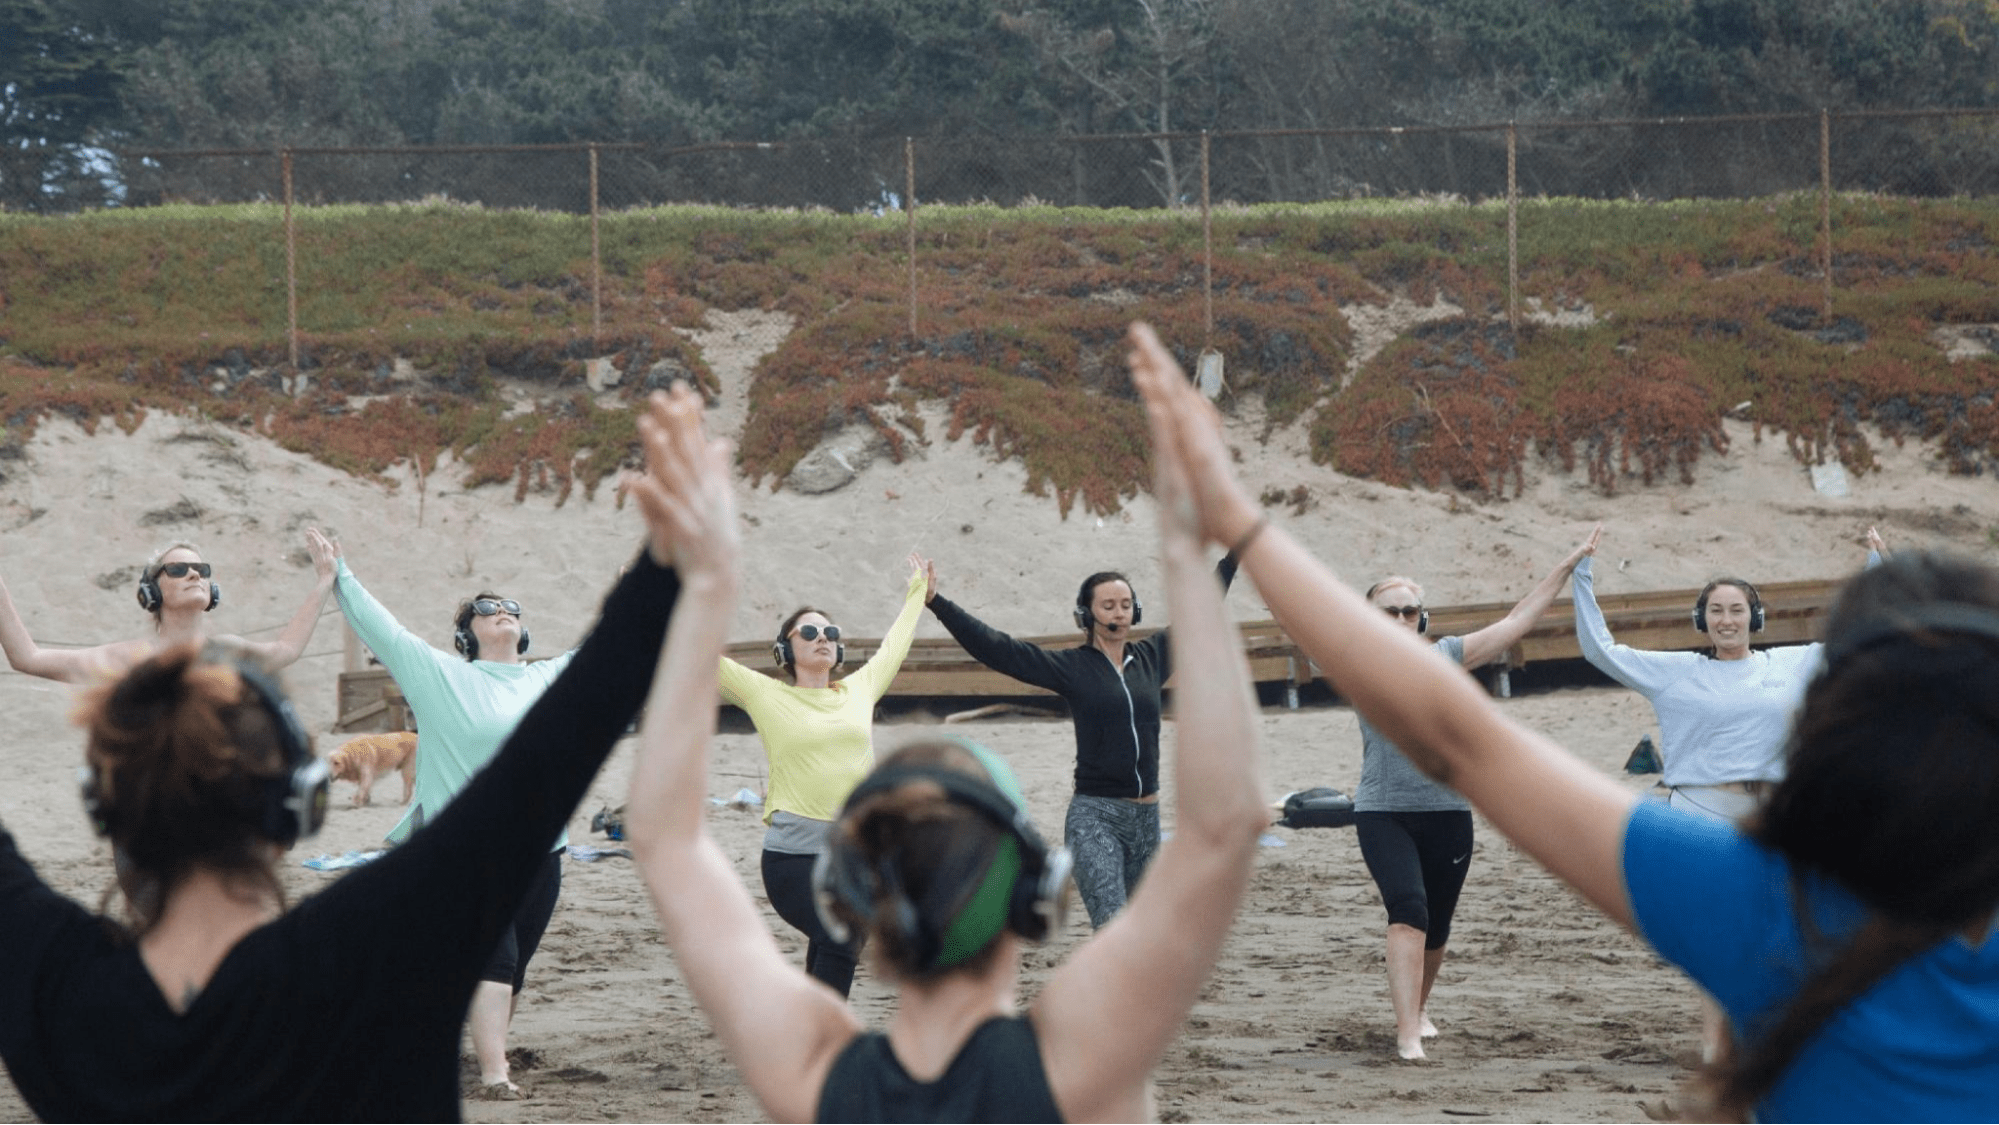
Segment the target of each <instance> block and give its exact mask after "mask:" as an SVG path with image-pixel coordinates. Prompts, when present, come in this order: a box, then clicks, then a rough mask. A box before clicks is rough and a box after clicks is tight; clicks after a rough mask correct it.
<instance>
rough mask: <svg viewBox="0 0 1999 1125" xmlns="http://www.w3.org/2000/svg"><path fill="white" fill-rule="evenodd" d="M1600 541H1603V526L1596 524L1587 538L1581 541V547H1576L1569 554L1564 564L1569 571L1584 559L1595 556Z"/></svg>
mask: <svg viewBox="0 0 1999 1125" xmlns="http://www.w3.org/2000/svg"><path fill="white" fill-rule="evenodd" d="M1602 541H1603V525H1602V524H1597V525H1596V526H1595V527H1592V528H1590V529H1589V536H1588V537H1587V538H1585V539H1584V540H1583V541H1582V543H1581V545H1579V546H1578V547H1576V549H1575V550H1573V551H1570V552H1569V557H1568V561H1567V564H1566V565H1567V566H1568V568H1569V569H1570V570H1574V569H1575V568H1576V566H1577V564H1579V563H1581V562H1582V561H1583V560H1584V559H1586V558H1589V557H1591V556H1592V555H1594V554H1596V548H1597V544H1598V543H1600V542H1602Z"/></svg>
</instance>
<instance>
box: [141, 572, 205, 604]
mask: <svg viewBox="0 0 1999 1125" xmlns="http://www.w3.org/2000/svg"><path fill="white" fill-rule="evenodd" d="M165 600H166V599H165V598H163V597H161V596H160V567H158V566H149V567H147V568H146V570H145V572H144V573H143V574H141V575H139V608H140V609H143V610H145V611H146V612H147V613H151V612H153V611H154V610H156V609H159V608H160V606H161V605H162V604H163V603H164V602H165ZM221 604H222V584H221V583H219V582H217V581H216V580H215V579H213V578H210V579H209V580H208V608H207V609H204V610H202V612H203V613H212V612H214V610H215V607H216V606H219V605H221Z"/></svg>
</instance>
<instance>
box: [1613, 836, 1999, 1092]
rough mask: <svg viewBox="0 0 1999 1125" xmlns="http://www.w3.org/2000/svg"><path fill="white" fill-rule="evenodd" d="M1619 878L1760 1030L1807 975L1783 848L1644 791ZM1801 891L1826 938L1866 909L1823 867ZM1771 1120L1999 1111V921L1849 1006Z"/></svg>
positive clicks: (1745, 1022) (1656, 934) (1658, 927)
mask: <svg viewBox="0 0 1999 1125" xmlns="http://www.w3.org/2000/svg"><path fill="white" fill-rule="evenodd" d="M1624 882H1625V886H1626V888H1627V890H1628V892H1629V894H1630V895H1631V912H1632V915H1633V917H1634V918H1636V920H1637V923H1638V929H1639V932H1640V934H1642V935H1643V936H1644V938H1645V940H1646V941H1648V942H1650V943H1652V945H1653V947H1654V948H1656V949H1657V950H1658V951H1659V953H1660V954H1661V955H1662V956H1664V957H1665V958H1666V959H1667V960H1669V961H1671V962H1673V963H1674V964H1676V965H1678V966H1679V967H1680V968H1681V969H1683V970H1685V971H1686V973H1687V975H1688V976H1691V977H1692V978H1693V979H1694V980H1695V981H1697V982H1699V983H1700V985H1701V987H1703V988H1705V989H1707V990H1708V992H1709V993H1710V994H1712V995H1713V996H1714V997H1715V999H1716V1000H1718V1001H1720V1003H1721V1006H1722V1008H1723V1009H1725V1010H1726V1011H1727V1012H1728V1015H1729V1018H1730V1020H1731V1021H1733V1023H1734V1024H1735V1027H1736V1029H1737V1032H1738V1034H1739V1035H1740V1036H1741V1037H1742V1038H1744V1039H1745V1040H1754V1039H1755V1038H1756V1036H1757V1035H1758V1034H1759V1031H1760V1029H1761V1028H1763V1027H1764V1026H1766V1025H1767V1024H1768V1023H1769V1022H1771V1021H1774V1020H1775V1019H1776V1018H1777V1016H1778V1015H1779V1014H1780V1013H1781V1012H1782V1011H1783V1008H1784V1005H1785V1003H1786V1002H1787V1001H1789V999H1790V998H1791V996H1792V995H1793V994H1794V993H1795V992H1796V991H1797V989H1798V987H1799V986H1800V985H1801V984H1802V983H1803V982H1804V978H1805V975H1806V973H1805V951H1804V948H1805V947H1804V939H1803V936H1802V933H1801V931H1800V929H1799V926H1798V920H1797V916H1796V914H1795V912H1794V906H1793V901H1794V900H1793V898H1792V893H1791V869H1790V866H1789V865H1788V864H1787V863H1786V862H1785V861H1784V859H1783V858H1782V857H1781V856H1779V855H1777V854H1776V853H1774V852H1771V851H1769V850H1768V849H1765V848H1763V847H1761V846H1759V845H1757V844H1755V843H1754V842H1752V841H1750V840H1749V839H1748V838H1747V837H1744V836H1742V835H1741V834H1739V833H1738V832H1736V831H1735V830H1734V829H1733V827H1731V826H1730V825H1727V824H1724V823H1722V822H1720V821H1711V820H1706V819H1703V818H1700V817H1695V816H1692V815H1689V814H1687V813H1684V812H1681V811H1679V810H1676V809H1671V808H1668V807H1667V806H1665V805H1664V804H1661V803H1659V802H1657V801H1640V802H1638V805H1637V808H1636V809H1635V810H1634V811H1633V812H1632V814H1631V822H1630V824H1629V825H1628V826H1627V828H1626V829H1625V836H1624ZM1806 887H1807V891H1806V897H1807V899H1808V900H1809V902H1810V903H1811V907H1812V910H1813V912H1814V921H1815V923H1816V926H1817V928H1818V930H1819V931H1820V932H1821V933H1822V934H1823V935H1824V937H1825V939H1826V940H1827V941H1828V942H1833V941H1838V940H1840V939H1841V938H1843V937H1844V936H1845V935H1847V934H1850V933H1851V932H1852V931H1853V930H1854V928H1855V927H1857V926H1858V925H1859V924H1860V922H1861V921H1862V919H1863V918H1864V917H1865V914H1866V907H1865V906H1864V905H1863V904H1861V903H1860V902H1859V901H1858V900H1857V899H1855V898H1854V897H1853V895H1852V894H1851V893H1850V892H1848V891H1846V890H1844V889H1843V888H1841V887H1840V886H1838V885H1837V884H1835V883H1833V882H1832V881H1830V880H1827V879H1823V878H1816V877H1813V878H1809V879H1807V881H1806ZM1757 1115H1758V1117H1759V1118H1760V1119H1762V1120H1764V1121H1989V1120H1993V1119H1994V1118H1995V1117H1999V933H1994V934H1992V935H1990V936H1988V937H1987V939H1986V940H1985V941H1984V942H1983V943H1982V944H1980V945H1978V946H1973V945H1972V944H1971V943H1969V942H1968V941H1966V940H1965V939H1963V938H1962V937H1954V938H1951V939H1950V940H1949V941H1946V942H1944V943H1943V944H1942V945H1940V946H1938V947H1937V948H1935V949H1933V950H1931V951H1930V952H1928V953H1925V954H1922V955H1921V956H1919V957H1916V958H1914V959H1912V960H1910V961H1908V962H1907V963H1905V964H1903V965H1902V966H1901V967H1899V968H1897V969H1896V970H1895V971H1894V972H1893V973H1891V974H1889V975H1888V977H1886V978H1885V979H1883V980H1882V981H1881V982H1880V983H1879V984H1877V985H1875V986H1874V988H1872V989H1871V990H1869V991H1868V992H1867V993H1865V994H1864V995H1862V996H1861V998H1860V999H1859V1000H1858V1001H1856V1002H1854V1003H1852V1004H1849V1005H1847V1006H1846V1007H1845V1008H1844V1009H1842V1010H1841V1011H1840V1012H1838V1013H1837V1014H1836V1015H1834V1016H1833V1018H1832V1019H1831V1020H1829V1021H1828V1022H1827V1023H1826V1024H1825V1026H1824V1027H1822V1028H1821V1029H1820V1030H1819V1032H1818V1034H1817V1035H1816V1036H1814V1037H1813V1039H1812V1040H1811V1041H1810V1042H1808V1043H1807V1044H1806V1045H1805V1047H1804V1049H1803V1050H1802V1051H1800V1052H1799V1053H1798V1056H1797V1058H1796V1059H1795V1060H1794V1061H1793V1062H1792V1063H1791V1066H1790V1068H1789V1069H1788V1070H1786V1071H1785V1072H1784V1076H1783V1077H1782V1078H1781V1079H1779V1080H1778V1082H1777V1084H1776V1086H1774V1087H1773V1088H1772V1089H1771V1091H1770V1093H1769V1095H1768V1096H1766V1097H1765V1098H1764V1100H1763V1102H1762V1103H1761V1104H1760V1105H1759V1106H1758V1107H1757Z"/></svg>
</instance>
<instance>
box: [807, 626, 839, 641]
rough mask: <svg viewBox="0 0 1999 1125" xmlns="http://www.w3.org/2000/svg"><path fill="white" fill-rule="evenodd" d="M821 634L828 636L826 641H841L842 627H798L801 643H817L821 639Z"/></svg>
mask: <svg viewBox="0 0 1999 1125" xmlns="http://www.w3.org/2000/svg"><path fill="white" fill-rule="evenodd" d="M821 633H824V634H826V639H827V640H829V641H837V640H839V639H840V627H839V626H838V625H826V626H819V625H800V626H799V627H798V639H799V640H801V641H816V640H818V639H819V634H821Z"/></svg>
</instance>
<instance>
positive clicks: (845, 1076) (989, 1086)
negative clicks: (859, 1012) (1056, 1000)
mask: <svg viewBox="0 0 1999 1125" xmlns="http://www.w3.org/2000/svg"><path fill="white" fill-rule="evenodd" d="M819 1120H821V1121H1060V1120H1062V1111H1061V1110H1059V1109H1057V1108H1055V1094H1054V1093H1053V1092H1052V1091H1051V1090H1049V1089H1048V1076H1047V1075H1046V1074H1044V1073H1042V1070H1041V1045H1040V1041H1039V1039H1038V1038H1037V1037H1036V1036H1035V1034H1034V1024H1033V1023H1032V1022H1031V1021H1030V1020H1029V1019H1028V1018H1027V1017H1026V1016H994V1017H993V1018H992V1019H989V1020H987V1021H986V1022H985V1023H982V1024H980V1025H979V1029H978V1030H977V1031H974V1032H972V1037H971V1038H970V1039H967V1040H965V1045H964V1046H963V1047H960V1048H959V1049H958V1057H957V1058H954V1059H952V1060H951V1065H950V1066H948V1067H946V1068H945V1070H944V1073H943V1074H941V1075H939V1076H938V1078H937V1080H936V1081H935V1082H918V1081H917V1080H916V1079H914V1078H911V1077H910V1076H909V1072H908V1071H906V1070H904V1069H902V1063H901V1061H900V1060H898V1059H897V1058H896V1057H895V1052H894V1051H893V1050H890V1049H889V1045H888V1036H887V1035H884V1034H883V1033H881V1032H879V1031H868V1032H863V1033H861V1034H860V1035H856V1036H855V1037H854V1041H853V1042H851V1043H849V1044H847V1046H846V1049H845V1050H843V1051H841V1052H840V1057H839V1058H837V1059H834V1060H833V1069H832V1070H831V1071H830V1072H828V1073H827V1075H826V1086H825V1088H824V1089H822V1090H820V1091H819Z"/></svg>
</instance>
